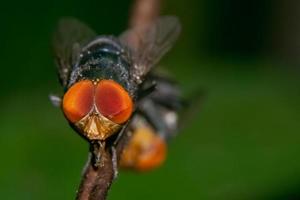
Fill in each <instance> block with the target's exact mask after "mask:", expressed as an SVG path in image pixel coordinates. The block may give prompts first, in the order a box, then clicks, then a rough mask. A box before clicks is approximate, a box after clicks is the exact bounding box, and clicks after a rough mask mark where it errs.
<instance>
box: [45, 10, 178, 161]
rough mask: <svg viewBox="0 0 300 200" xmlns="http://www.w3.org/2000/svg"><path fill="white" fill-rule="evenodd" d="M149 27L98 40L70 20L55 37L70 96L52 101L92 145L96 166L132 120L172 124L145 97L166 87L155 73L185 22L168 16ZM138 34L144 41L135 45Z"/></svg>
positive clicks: (61, 72)
mask: <svg viewBox="0 0 300 200" xmlns="http://www.w3.org/2000/svg"><path fill="white" fill-rule="evenodd" d="M144 28H145V29H144V30H146V31H143V32H142V31H141V30H140V29H136V28H133V29H129V30H127V31H125V32H124V33H122V34H121V35H120V36H119V37H114V36H98V35H97V34H95V32H94V31H93V30H91V29H90V28H89V27H88V26H86V25H85V24H83V23H82V22H80V21H78V20H76V19H73V18H67V19H63V20H61V21H60V23H59V25H58V28H57V30H56V32H55V34H54V40H53V48H54V54H55V61H56V63H57V66H58V76H59V80H60V83H61V85H62V87H63V89H64V95H63V96H62V97H57V96H51V100H52V101H53V103H54V104H55V105H58V106H60V107H61V108H62V111H63V113H64V116H65V118H66V119H67V121H68V122H69V124H70V125H71V127H72V128H73V129H74V130H75V131H76V132H77V133H79V134H80V135H81V136H82V137H83V138H84V139H86V140H87V141H88V142H90V144H91V147H92V149H93V158H94V165H95V166H98V165H99V163H100V161H101V153H102V152H103V151H104V150H105V148H107V146H109V147H111V148H114V146H113V144H115V142H116V140H117V139H118V138H119V137H118V136H119V135H121V134H123V132H124V130H125V128H126V127H127V126H133V125H134V123H135V122H134V121H135V120H131V119H134V118H135V116H138V115H139V114H140V113H143V114H142V116H148V117H146V118H147V119H150V122H151V124H153V126H154V127H158V128H161V127H164V126H166V124H167V123H166V121H165V120H164V119H162V120H160V117H163V116H164V115H162V116H156V119H155V116H153V115H156V114H155V112H153V110H151V109H156V107H157V106H156V107H151V105H150V107H149V105H145V101H144V100H143V99H147V95H149V94H150V93H151V92H152V91H153V90H155V87H159V86H160V82H159V81H158V82H157V85H155V84H154V82H155V81H156V80H157V78H154V77H153V73H152V69H153V67H154V66H155V65H156V64H157V62H158V61H159V60H160V59H161V57H162V56H163V55H164V54H165V53H166V52H167V51H168V50H169V49H170V48H171V47H172V45H173V44H174V42H175V41H176V39H177V37H178V35H179V32H180V24H179V22H178V19H177V18H176V17H173V16H165V17H161V18H159V19H158V20H157V21H156V22H154V23H153V24H152V25H149V26H147V27H144ZM132 36H135V37H136V38H138V42H132V40H131V37H132ZM165 97H166V96H165ZM166 100H167V99H165V100H164V101H166ZM167 101H172V100H171V99H169V100H167ZM146 102H148V103H149V102H150V104H151V102H153V101H152V100H151V101H146ZM174 102H175V101H174ZM151 115H152V117H151ZM165 132H166V133H167V131H165ZM111 141H114V142H113V143H112V142H111ZM112 152H115V151H113V149H112Z"/></svg>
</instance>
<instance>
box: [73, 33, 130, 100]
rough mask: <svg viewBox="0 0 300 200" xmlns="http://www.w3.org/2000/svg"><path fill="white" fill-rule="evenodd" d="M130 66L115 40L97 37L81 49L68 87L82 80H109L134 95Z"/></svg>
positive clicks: (127, 56)
mask: <svg viewBox="0 0 300 200" xmlns="http://www.w3.org/2000/svg"><path fill="white" fill-rule="evenodd" d="M131 65H132V62H131V59H130V56H129V54H128V52H127V51H126V50H125V49H124V48H123V47H122V46H121V45H120V44H119V43H118V42H117V40H116V39H114V38H113V37H103V36H102V37H98V38H96V39H95V40H93V41H91V42H90V43H88V44H87V45H86V46H85V47H84V48H82V49H81V52H80V55H79V56H78V59H77V61H76V62H75V64H74V67H73V70H72V73H71V76H70V80H69V84H68V86H69V87H70V86H71V85H73V84H74V83H75V82H78V81H80V80H83V79H89V80H96V79H100V80H101V79H111V80H114V81H116V82H117V83H119V84H120V85H122V86H123V87H124V88H125V89H126V90H127V91H129V92H130V93H131V95H134V93H135V88H136V86H135V84H134V82H133V81H131V80H132V78H131V74H130V66H131Z"/></svg>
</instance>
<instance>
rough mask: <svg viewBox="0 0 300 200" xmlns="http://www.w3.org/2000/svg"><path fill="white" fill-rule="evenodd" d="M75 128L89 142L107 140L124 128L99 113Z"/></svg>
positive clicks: (83, 120)
mask: <svg viewBox="0 0 300 200" xmlns="http://www.w3.org/2000/svg"><path fill="white" fill-rule="evenodd" d="M75 126H76V127H77V128H79V130H80V132H81V134H83V135H84V136H85V137H86V138H88V139H89V140H105V139H106V138H108V137H109V136H111V135H113V134H114V133H116V132H117V131H118V130H119V129H120V128H121V127H122V126H121V125H119V124H116V123H114V122H112V121H111V120H109V119H107V118H106V117H104V116H103V115H101V114H99V113H97V114H94V113H92V114H91V115H88V116H86V117H84V118H83V119H81V120H80V121H79V122H77V123H76V124H75Z"/></svg>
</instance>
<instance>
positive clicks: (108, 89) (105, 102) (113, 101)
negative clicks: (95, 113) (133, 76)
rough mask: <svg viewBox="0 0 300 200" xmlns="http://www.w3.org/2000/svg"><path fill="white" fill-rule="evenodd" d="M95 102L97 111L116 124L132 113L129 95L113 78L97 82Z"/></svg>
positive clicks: (122, 121) (124, 120) (125, 119)
mask: <svg viewBox="0 0 300 200" xmlns="http://www.w3.org/2000/svg"><path fill="white" fill-rule="evenodd" d="M95 102H96V106H97V108H98V110H99V112H100V113H101V114H102V115H103V116H104V117H107V118H108V119H110V120H111V121H113V122H115V123H117V124H122V123H124V122H126V121H127V120H128V119H129V117H130V115H131V113H132V107H133V105H132V104H133V103H132V100H131V97H130V96H129V94H128V93H127V91H126V90H125V89H124V88H123V87H122V86H121V85H119V84H118V83H116V82H115V81H113V80H102V81H100V82H99V83H98V85H97V87H96V94H95Z"/></svg>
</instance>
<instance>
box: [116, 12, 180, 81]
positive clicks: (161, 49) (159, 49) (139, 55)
mask: <svg viewBox="0 0 300 200" xmlns="http://www.w3.org/2000/svg"><path fill="white" fill-rule="evenodd" d="M180 30H181V26H180V23H179V21H178V19H177V18H176V17H174V16H164V17H161V18H159V19H158V20H157V21H156V22H154V23H153V24H151V25H148V26H145V27H133V28H132V29H129V30H127V31H125V32H124V33H123V34H122V35H121V36H120V37H119V39H120V41H121V43H122V44H124V45H125V46H127V47H128V48H129V49H130V50H131V54H132V59H133V62H134V66H133V67H132V71H131V73H132V74H133V77H134V78H135V80H136V81H137V82H138V83H141V82H142V81H143V79H144V77H145V76H146V75H147V73H148V72H149V71H150V70H151V69H152V67H153V66H154V65H155V64H156V63H157V62H158V61H159V60H160V59H161V58H162V56H163V55H165V53H167V52H168V51H169V50H170V49H171V47H172V45H173V44H174V42H175V41H176V39H177V38H178V36H179V33H180Z"/></svg>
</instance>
